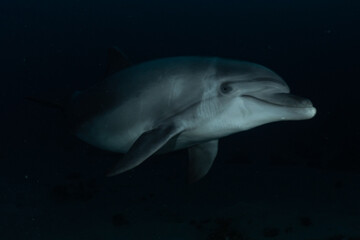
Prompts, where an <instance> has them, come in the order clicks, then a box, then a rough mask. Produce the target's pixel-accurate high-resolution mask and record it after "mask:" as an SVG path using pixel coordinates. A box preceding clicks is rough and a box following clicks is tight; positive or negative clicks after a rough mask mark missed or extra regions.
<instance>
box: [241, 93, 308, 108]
mask: <svg viewBox="0 0 360 240" xmlns="http://www.w3.org/2000/svg"><path fill="white" fill-rule="evenodd" d="M242 97H245V98H252V99H255V100H257V101H260V102H263V103H267V104H270V105H274V106H279V107H288V108H313V106H312V105H311V104H310V105H307V106H301V104H300V103H299V104H289V103H288V104H285V103H283V104H282V103H278V102H275V101H270V100H267V99H264V98H259V97H255V96H252V95H242Z"/></svg>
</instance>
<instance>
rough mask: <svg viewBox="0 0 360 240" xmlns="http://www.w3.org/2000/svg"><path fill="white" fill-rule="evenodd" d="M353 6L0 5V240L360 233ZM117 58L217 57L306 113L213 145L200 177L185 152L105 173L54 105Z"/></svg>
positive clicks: (356, 12)
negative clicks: (279, 90)
mask: <svg viewBox="0 0 360 240" xmlns="http://www.w3.org/2000/svg"><path fill="white" fill-rule="evenodd" d="M359 27H360V2H359V1H348V0H344V1H333V0H330V1H324V0H321V1H320V0H319V1H309V0H305V1H285V0H273V1H268V0H253V1H250V0H246V1H241V0H239V1H229V0H223V1H219V0H208V1H204V0H202V1H200V0H195V1H189V0H183V1H175V0H174V1H164V0H163V1H152V0H148V1H146V0H131V1H130V0H126V1H121V0H120V1H119V0H117V1H110V0H104V1H84V0H71V1H70V0H65V1H64V0H63V1H36V0H33V1H29V0H27V1H25V0H22V1H21V0H11V1H10V0H3V1H1V2H0V49H1V52H0V53H1V54H0V73H1V75H0V79H1V88H0V96H1V101H0V109H1V115H0V116H1V137H0V141H1V142H0V160H1V161H0V162H1V167H0V190H1V191H0V239H1V240H10V239H29V240H30V239H34V240H35V239H36V240H39V239H47V240H48V239H52V240H55V239H59V240H60V239H61V240H73V239H74V240H75V239H76V240H79V239H86V240H115V239H122V240H132V239H140V240H142V239H146V240H153V239H154V240H155V239H156V240H162V239H164V240H180V239H186V240H193V239H194V240H198V239H199V240H238V239H243V240H260V239H291V240H297V239H299V240H345V239H347V240H349V239H351V240H358V239H360V153H359V143H360V127H359V124H360V121H359V120H360V114H359V109H360V94H359V91H360V88H359V87H360V84H359V81H360V79H359V73H360V71H359V69H360V61H359V53H360V51H359V43H360V33H359ZM111 46H118V47H119V48H120V49H122V50H123V51H124V52H125V53H126V55H127V56H129V58H130V59H131V61H132V62H134V63H138V62H143V61H146V60H151V59H155V58H162V57H170V56H191V55H196V56H218V57H226V58H233V59H240V60H247V61H252V62H256V63H259V64H262V65H264V66H267V67H269V68H270V69H272V70H274V71H275V72H276V73H278V74H279V75H280V76H282V77H283V78H284V79H285V81H286V82H287V83H288V84H289V86H290V87H291V89H292V92H294V93H296V94H299V95H301V96H305V97H308V98H309V99H311V100H312V102H313V104H314V106H315V107H316V108H317V115H316V116H315V118H313V119H311V120H307V121H299V122H280V123H271V124H268V125H264V126H261V127H258V128H255V129H252V130H249V131H245V132H241V133H238V134H234V135H231V136H229V137H226V138H223V139H221V140H220V146H219V153H218V156H217V159H216V161H215V163H214V166H213V167H212V169H211V170H210V172H209V174H208V175H207V176H206V177H205V178H204V179H202V180H201V181H199V182H197V183H195V184H190V185H189V184H187V182H186V159H187V154H186V153H187V152H186V151H185V150H184V151H178V152H174V153H170V154H165V155H159V156H154V157H152V158H151V159H149V160H148V161H146V162H145V163H144V164H142V165H141V166H139V167H137V168H135V169H134V170H131V171H129V172H126V173H124V174H121V175H119V176H116V177H113V178H106V177H105V176H104V172H105V171H106V170H107V169H108V167H109V166H110V165H112V164H113V162H114V161H116V160H117V159H119V158H120V157H121V156H118V155H117V154H112V153H108V152H104V151H101V150H98V149H95V148H93V147H91V146H89V145H87V144H86V143H83V142H81V141H80V140H78V139H76V138H75V137H74V136H72V135H71V134H69V133H68V131H67V129H66V124H65V120H64V118H63V116H62V114H61V112H59V111H57V110H56V109H49V108H46V107H43V106H39V105H36V104H34V103H32V102H29V101H26V100H25V97H28V96H39V97H46V98H52V99H56V98H59V97H61V96H64V95H66V94H69V93H71V92H72V91H75V90H81V89H86V88H88V87H89V86H91V85H93V84H95V83H96V82H98V81H101V80H102V79H103V78H104V75H105V71H106V63H107V59H106V57H107V49H108V48H109V47H111Z"/></svg>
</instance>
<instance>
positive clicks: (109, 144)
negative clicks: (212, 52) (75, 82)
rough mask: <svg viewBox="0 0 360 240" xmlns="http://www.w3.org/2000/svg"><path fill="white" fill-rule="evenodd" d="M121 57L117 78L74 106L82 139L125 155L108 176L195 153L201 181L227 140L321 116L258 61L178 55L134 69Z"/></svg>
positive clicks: (193, 176) (193, 167)
mask: <svg viewBox="0 0 360 240" xmlns="http://www.w3.org/2000/svg"><path fill="white" fill-rule="evenodd" d="M113 59H117V60H118V61H117V62H118V63H119V64H116V62H115V63H111V66H112V69H110V70H109V71H110V72H111V75H110V76H108V77H107V78H106V79H105V80H104V81H102V82H100V83H98V84H97V85H96V86H93V87H91V88H89V89H88V90H86V91H82V92H76V93H75V94H74V95H73V97H72V99H71V102H70V115H71V119H72V123H73V129H74V131H75V133H76V135H77V136H78V137H79V138H80V139H82V140H84V141H85V142H87V143H89V144H91V145H94V146H96V147H99V148H102V149H105V150H108V151H113V152H120V153H125V155H124V157H123V158H122V159H120V160H119V161H118V163H117V164H116V165H115V167H114V168H113V169H112V170H111V171H110V172H109V173H108V176H113V175H117V174H120V173H123V172H125V171H128V170H130V169H132V168H134V167H136V166H138V165H139V164H141V163H142V162H143V161H145V160H146V159H147V158H148V157H150V156H151V155H152V154H155V153H165V152H170V151H174V150H178V149H184V148H188V151H189V180H190V181H196V180H198V179H200V178H202V177H203V176H204V175H206V173H207V172H208V171H209V169H210V167H211V165H212V163H213V161H214V159H215V157H216V154H217V148H218V139H219V138H221V137H225V136H227V135H230V134H233V133H236V132H241V131H244V130H248V129H250V128H253V127H256V126H260V125H262V124H266V123H269V122H275V121H283V120H303V119H309V118H312V117H313V116H314V115H315V113H316V109H315V108H314V107H313V105H312V103H311V102H310V101H309V100H308V99H305V98H301V97H298V96H295V95H292V94H290V93H289V92H290V90H289V87H288V85H287V84H286V83H285V82H284V80H283V79H282V78H281V77H279V76H278V75H277V74H276V73H274V72H273V71H271V70H269V69H268V68H265V67H263V66H261V65H258V64H254V63H250V62H244V61H237V60H230V59H222V58H213V57H173V58H165V59H159V60H153V61H149V62H145V63H141V64H138V65H134V66H130V67H128V66H127V64H124V62H122V58H121V55H119V56H118V57H115V58H114V57H113ZM125 66H126V68H125Z"/></svg>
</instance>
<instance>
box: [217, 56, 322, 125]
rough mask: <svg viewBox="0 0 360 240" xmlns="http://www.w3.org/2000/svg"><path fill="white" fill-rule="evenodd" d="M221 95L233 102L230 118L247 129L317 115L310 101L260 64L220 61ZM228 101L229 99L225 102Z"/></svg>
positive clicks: (218, 67)
mask: <svg viewBox="0 0 360 240" xmlns="http://www.w3.org/2000/svg"><path fill="white" fill-rule="evenodd" d="M216 79H217V80H218V86H219V87H218V88H219V89H218V91H219V96H220V97H221V98H224V99H228V101H229V103H231V110H230V111H227V112H228V113H229V114H230V112H231V114H232V116H231V118H232V119H234V118H238V119H239V118H240V119H241V123H240V124H241V126H242V127H243V128H245V129H248V128H252V127H256V126H259V125H262V124H265V123H269V122H275V121H284V120H304V119H310V118H312V117H314V116H315V114H316V109H315V108H314V107H313V105H312V103H311V101H310V100H308V99H306V98H303V97H299V96H295V95H293V94H290V89H289V87H288V85H287V84H286V83H285V81H284V80H283V79H282V78H281V77H280V76H279V75H277V74H276V73H274V72H273V71H271V70H269V69H268V68H266V67H263V66H261V65H258V64H254V63H249V62H240V61H232V60H224V61H218V62H217V71H216ZM225 101H226V100H225Z"/></svg>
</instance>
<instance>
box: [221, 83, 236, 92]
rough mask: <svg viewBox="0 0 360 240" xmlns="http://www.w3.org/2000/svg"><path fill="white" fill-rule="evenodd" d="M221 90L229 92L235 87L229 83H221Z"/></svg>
mask: <svg viewBox="0 0 360 240" xmlns="http://www.w3.org/2000/svg"><path fill="white" fill-rule="evenodd" d="M220 90H221V92H222V93H229V92H231V91H232V90H233V88H232V87H231V86H229V85H228V84H223V85H221V87H220Z"/></svg>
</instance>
